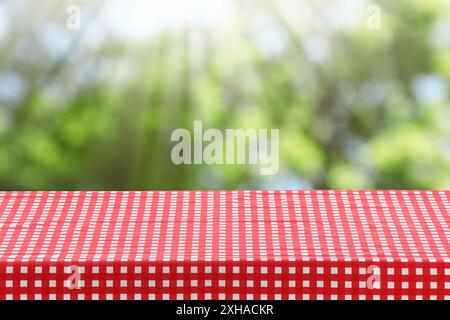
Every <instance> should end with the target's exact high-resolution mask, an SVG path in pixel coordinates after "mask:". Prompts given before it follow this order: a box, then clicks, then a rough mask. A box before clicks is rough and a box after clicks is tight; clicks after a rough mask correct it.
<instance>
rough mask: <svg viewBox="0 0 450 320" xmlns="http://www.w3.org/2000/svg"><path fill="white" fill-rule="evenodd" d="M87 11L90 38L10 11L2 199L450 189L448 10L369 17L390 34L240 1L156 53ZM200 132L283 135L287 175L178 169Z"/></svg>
mask: <svg viewBox="0 0 450 320" xmlns="http://www.w3.org/2000/svg"><path fill="white" fill-rule="evenodd" d="M79 2H80V5H81V6H82V9H83V23H82V27H83V28H82V29H81V30H79V31H71V30H67V29H66V27H65V19H66V17H67V16H66V12H65V9H64V1H50V0H48V1H39V3H37V2H36V1H31V0H29V1H26V0H25V1H23V0H21V1H19V0H18V1H3V2H0V6H1V7H0V8H2V10H3V11H0V12H3V17H4V18H5V17H6V19H4V21H6V22H4V23H1V24H0V66H1V67H0V189H1V190H72V189H90V190H99V189H102V190H111V189H115V190H119V189H120V190H123V189H130V190H136V189H141V190H143V189H214V188H220V189H238V188H248V189H261V188H265V189H267V188H268V189H277V188H282V189H290V188H337V189H343V188H354V189H372V188H380V189H381V188H386V189H399V188H403V189H422V188H424V189H437V188H445V189H448V188H449V186H450V166H449V163H450V100H449V96H448V90H449V84H448V80H449V78H450V4H449V2H448V1H445V0H442V1H423V0H397V1H388V0H385V1H377V2H373V3H375V4H376V5H378V6H379V7H380V9H381V14H382V20H381V28H380V29H379V30H371V29H369V28H368V27H367V26H366V20H367V13H366V8H367V6H368V5H370V4H371V3H369V2H368V1H363V0H354V1H353V2H352V1H344V0H340V1H333V2H331V1H304V3H303V2H302V4H301V6H300V5H299V3H300V1H291V2H293V3H294V4H292V6H291V7H287V6H286V5H285V4H284V2H287V0H286V1H282V0H279V1H277V0H273V1H267V0H262V1H256V0H255V1H235V2H233V10H234V11H233V15H232V17H233V19H232V21H229V22H228V23H226V24H225V25H221V26H214V27H213V26H211V25H209V26H208V25H193V24H186V25H183V27H179V28H170V27H166V28H163V29H162V30H161V31H159V32H158V34H157V35H153V36H149V37H147V38H145V39H134V38H133V37H132V36H131V35H130V36H120V35H118V34H117V33H114V32H111V31H110V27H109V24H108V23H107V22H105V21H107V20H106V18H105V19H102V17H103V16H102V14H103V12H105V10H106V11H107V7H108V6H111V5H112V4H111V3H112V2H113V1H106V2H105V3H103V4H101V3H100V2H98V1H97V2H96V1H90V2H87V1H79ZM356 4H358V5H356ZM131 5H133V4H132V3H130V6H131ZM296 5H297V6H298V7H296ZM289 8H291V10H289ZM296 8H297V9H296ZM338 9H339V10H338ZM296 10H299V11H296ZM124 14H126V13H124ZM352 14H353V15H352ZM1 16H2V15H1V14H0V17H1ZM305 16H306V17H309V18H308V19H305V18H304V17H305ZM355 17H356V18H355ZM128 19H129V20H130V22H131V21H132V20H133V17H132V16H130V17H129V18H128ZM149 19H150V18H149ZM113 23H114V21H113ZM121 23H122V24H123V22H121ZM115 27H119V28H120V27H121V25H120V24H119V26H117V25H116V26H115ZM2 28H3V30H2ZM197 119H198V120H203V121H204V126H205V127H214V128H219V129H225V128H279V129H280V152H281V153H280V159H281V164H280V172H279V173H278V175H276V176H273V177H263V176H260V175H259V171H258V170H254V168H252V167H250V166H238V165H235V166H225V165H221V166H203V165H202V166H200V165H197V166H176V165H173V164H172V162H171V160H170V152H171V148H172V147H173V143H172V142H171V141H170V134H171V132H172V130H173V129H175V128H180V127H184V128H192V125H193V121H194V120H197Z"/></svg>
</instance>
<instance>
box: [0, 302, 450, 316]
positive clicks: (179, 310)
mask: <svg viewBox="0 0 450 320" xmlns="http://www.w3.org/2000/svg"><path fill="white" fill-rule="evenodd" d="M0 310H1V311H2V312H8V311H9V312H11V313H9V314H11V315H14V317H15V318H20V317H18V316H20V315H23V316H25V315H26V314H28V315H29V314H30V313H33V314H35V315H40V316H41V317H42V318H45V319H47V318H48V317H50V318H53V316H54V318H55V319H64V318H65V317H71V318H72V319H73V317H78V318H79V319H82V320H84V318H86V317H89V319H92V318H93V317H99V319H107V318H108V317H113V318H112V319H117V317H118V316H119V317H123V318H122V319H124V320H129V319H139V320H141V319H142V320H146V319H163V320H164V319H165V318H167V319H241V318H249V317H250V318H252V319H315V318H316V317H319V318H320V316H331V317H333V318H334V319H348V318H350V319H365V318H368V317H371V318H372V319H373V318H374V317H378V318H380V319H383V318H384V317H387V316H389V315H391V316H392V312H400V313H399V315H402V318H403V319H404V318H405V316H409V315H411V316H413V315H414V316H418V315H419V314H423V315H428V316H430V315H437V314H446V313H447V312H448V310H450V301H248V302H247V301H1V302H0ZM441 312H442V313H441ZM6 314H8V313H5V315H6ZM432 318H434V317H431V318H430V319H432Z"/></svg>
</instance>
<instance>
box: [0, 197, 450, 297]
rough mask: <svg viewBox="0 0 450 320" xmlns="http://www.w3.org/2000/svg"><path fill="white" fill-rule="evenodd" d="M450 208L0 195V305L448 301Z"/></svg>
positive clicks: (387, 201)
mask: <svg viewBox="0 0 450 320" xmlns="http://www.w3.org/2000/svg"><path fill="white" fill-rule="evenodd" d="M449 200H450V192H449V191H436V192H432V191H198V192H196V191H189V192H182V191H180V192H23V193H22V192H1V193H0V299H22V300H34V299H36V300H39V299H43V300H46V299H56V300H62V299H71V300H74V299H78V300H80V299H85V300H97V299H99V300H108V299H113V300H116V299H117V300H118V299H126V300H131V299H142V300H146V299H157V300H159V299H184V300H190V299H240V300H251V299H255V300H260V299H261V300H264V299H311V300H313V299H318V300H321V299H324V300H328V299H352V300H356V299H395V300H397V299H450V258H449V255H450V228H449V224H450V203H449Z"/></svg>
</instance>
